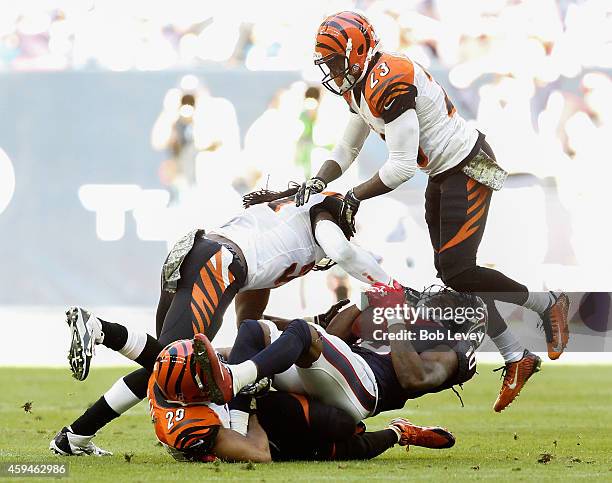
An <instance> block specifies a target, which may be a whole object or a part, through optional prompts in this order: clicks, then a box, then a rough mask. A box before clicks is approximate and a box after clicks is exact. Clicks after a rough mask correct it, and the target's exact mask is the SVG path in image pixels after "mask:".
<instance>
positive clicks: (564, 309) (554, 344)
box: [542, 293, 570, 361]
mask: <svg viewBox="0 0 612 483" xmlns="http://www.w3.org/2000/svg"><path fill="white" fill-rule="evenodd" d="M553 297H556V296H555V295H554V294H553ZM569 306H570V302H569V297H568V296H567V295H566V294H565V293H561V294H560V295H559V296H558V297H556V300H555V302H554V303H553V304H552V305H551V306H550V307H549V308H548V309H547V310H546V312H544V313H543V314H542V323H543V325H544V334H545V335H546V346H547V348H548V358H549V359H551V360H553V361H554V360H555V359H558V358H559V357H561V354H563V351H564V350H565V347H566V346H567V343H568V341H569V326H568V324H567V314H568V312H569Z"/></svg>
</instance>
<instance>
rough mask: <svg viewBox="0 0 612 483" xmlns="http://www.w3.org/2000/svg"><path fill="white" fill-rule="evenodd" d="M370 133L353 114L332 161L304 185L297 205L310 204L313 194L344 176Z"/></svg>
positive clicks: (296, 198) (324, 164)
mask: <svg viewBox="0 0 612 483" xmlns="http://www.w3.org/2000/svg"><path fill="white" fill-rule="evenodd" d="M369 133H370V127H369V126H368V125H367V124H366V123H365V121H364V120H363V119H361V117H359V116H358V115H357V114H351V118H350V120H349V122H348V124H347V126H346V128H345V130H344V134H343V136H342V138H341V139H340V141H338V143H337V144H336V146H335V147H334V150H333V151H332V154H331V159H328V160H327V161H325V162H324V163H323V165H322V166H321V169H319V172H318V173H317V174H316V176H313V177H312V178H311V179H310V180H308V181H306V182H305V183H303V184H302V187H301V188H300V189H299V191H298V192H297V194H296V197H295V203H296V205H297V206H301V205H303V204H304V203H308V200H309V199H310V195H311V194H315V193H320V192H321V191H323V190H324V189H325V188H326V186H327V185H328V184H329V183H331V182H332V181H334V180H336V179H338V178H339V177H340V176H342V173H344V172H345V171H346V170H347V169H348V167H349V166H350V165H351V164H352V163H353V161H355V158H356V157H357V155H358V154H359V152H360V151H361V148H362V147H363V143H364V142H365V140H366V138H367V137H368V134H369Z"/></svg>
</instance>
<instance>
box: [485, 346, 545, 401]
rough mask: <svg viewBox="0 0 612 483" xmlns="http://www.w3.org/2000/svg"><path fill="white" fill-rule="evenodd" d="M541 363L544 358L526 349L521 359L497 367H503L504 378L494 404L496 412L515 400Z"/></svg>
mask: <svg viewBox="0 0 612 483" xmlns="http://www.w3.org/2000/svg"><path fill="white" fill-rule="evenodd" d="M541 363H542V359H540V358H539V357H538V356H536V355H535V354H533V353H531V352H529V351H528V350H527V349H525V352H523V358H522V359H521V360H518V361H516V362H509V363H508V364H506V365H505V366H504V367H500V368H499V369H495V370H496V371H499V370H502V369H503V372H502V376H503V378H504V381H503V382H502V387H501V390H500V391H499V396H497V401H495V405H494V406H493V409H494V410H495V412H496V413H499V412H500V411H503V410H504V409H506V408H507V407H508V406H509V405H510V403H511V402H512V401H514V399H515V398H516V397H517V396H518V395H519V393H520V392H521V389H523V386H524V385H525V383H526V382H527V380H528V379H529V378H530V377H531V376H532V375H533V374H534V373H536V372H538V371H539V370H540V364H541Z"/></svg>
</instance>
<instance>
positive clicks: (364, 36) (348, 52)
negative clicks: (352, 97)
mask: <svg viewBox="0 0 612 483" xmlns="http://www.w3.org/2000/svg"><path fill="white" fill-rule="evenodd" d="M378 48H379V41H378V36H377V35H376V32H374V27H372V24H371V23H370V21H369V20H368V19H367V18H365V17H364V16H363V15H361V14H359V13H356V12H351V11H344V12H339V13H336V14H334V15H330V16H329V17H327V18H326V19H325V20H323V23H321V25H320V27H319V30H318V31H317V37H316V45H315V53H314V63H315V65H318V66H319V68H320V69H321V71H322V72H323V80H322V81H321V82H322V83H323V85H324V86H325V87H326V88H327V89H328V90H330V91H331V92H333V93H334V94H338V95H342V94H344V93H345V92H347V91H348V90H350V89H352V88H353V87H354V86H355V84H357V83H358V82H359V81H361V79H363V76H364V75H365V73H366V71H367V69H368V64H369V63H370V60H371V59H372V57H373V56H374V54H376V52H377V51H378Z"/></svg>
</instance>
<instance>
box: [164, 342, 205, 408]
mask: <svg viewBox="0 0 612 483" xmlns="http://www.w3.org/2000/svg"><path fill="white" fill-rule="evenodd" d="M199 374H200V369H199V367H198V365H197V363H196V361H195V357H194V352H193V340H191V339H185V340H177V341H176V342H172V343H171V344H168V345H167V346H166V347H165V348H164V349H163V350H162V351H161V352H160V353H159V355H158V356H157V360H156V361H155V366H154V367H153V376H154V377H155V381H156V382H157V385H158V386H159V388H160V390H161V391H162V393H163V395H164V397H165V398H166V400H167V401H169V402H178V403H183V404H188V403H195V402H204V401H208V400H209V399H208V398H209V395H208V391H207V390H206V387H205V386H204V385H203V384H202V380H201V378H200V375H199Z"/></svg>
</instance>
